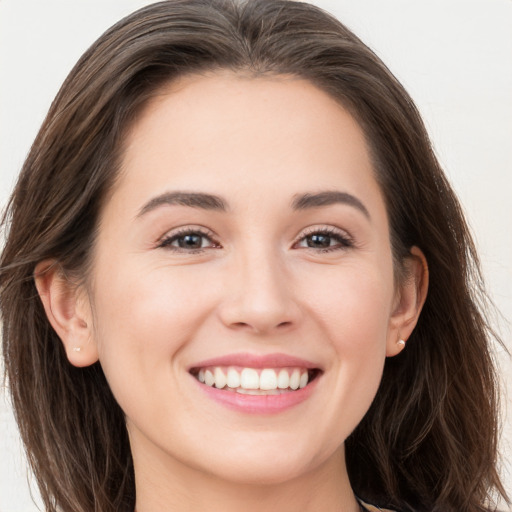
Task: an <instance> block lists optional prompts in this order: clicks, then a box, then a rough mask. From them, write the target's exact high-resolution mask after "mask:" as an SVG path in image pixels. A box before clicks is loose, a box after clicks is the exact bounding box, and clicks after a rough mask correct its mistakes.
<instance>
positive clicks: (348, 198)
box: [292, 190, 371, 220]
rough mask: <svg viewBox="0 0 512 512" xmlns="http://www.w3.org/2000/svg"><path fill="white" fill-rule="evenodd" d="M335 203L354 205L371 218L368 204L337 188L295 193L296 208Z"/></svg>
mask: <svg viewBox="0 0 512 512" xmlns="http://www.w3.org/2000/svg"><path fill="white" fill-rule="evenodd" d="M333 204H346V205H348V206H353V207H354V208H356V209H357V210H359V211H360V212H361V213H363V214H364V216H365V217H366V218H367V219H368V220H370V219H371V217H370V213H369V212H368V210H367V208H366V206H365V205H364V204H363V203H362V202H361V201H360V200H359V199H358V198H357V197H355V196H353V195H352V194H349V193H348V192H339V191H336V190H327V191H324V192H318V193H316V194H302V195H295V196H294V198H293V202H292V208H293V209H294V210H307V209H309V208H318V207H321V206H331V205H333Z"/></svg>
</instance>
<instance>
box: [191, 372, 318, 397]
mask: <svg viewBox="0 0 512 512" xmlns="http://www.w3.org/2000/svg"><path fill="white" fill-rule="evenodd" d="M190 373H191V375H192V376H194V377H195V378H196V379H197V380H198V381H199V382H201V383H202V384H204V385H206V386H209V387H212V388H217V389H219V390H223V391H228V392H229V391H230V392H235V393H240V394H244V395H280V394H283V393H290V392H294V391H297V390H299V389H302V388H305V387H306V386H307V385H308V384H309V383H311V382H312V381H313V380H315V379H316V378H317V377H318V376H319V375H320V373H321V370H319V369H317V368H313V369H310V368H301V367H287V368H247V367H246V368H244V367H239V366H227V367H226V366H210V367H205V368H192V369H191V370H190Z"/></svg>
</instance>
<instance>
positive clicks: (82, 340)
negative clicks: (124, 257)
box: [34, 260, 98, 367]
mask: <svg viewBox="0 0 512 512" xmlns="http://www.w3.org/2000/svg"><path fill="white" fill-rule="evenodd" d="M34 280H35V283H36V288H37V291H38V292H39V296H40V298H41V301H42V303H43V306H44V310H45V312H46V316H47V317H48V320H49V321H50V324H51V325H52V327H53V328H54V329H55V332H56V333H57V335H58V336H59V338H60V339H61V341H62V343H63V345H64V349H65V350H66V355H67V358H68V360H69V362H70V363H71V364H72V365H74V366H79V367H82V366H89V365H91V364H93V363H95V362H96V361H97V360H98V350H97V346H96V344H95V342H94V340H93V336H92V315H91V308H90V304H89V300H88V297H87V294H86V292H85V290H84V289H83V287H81V286H77V285H76V284H75V283H72V282H71V281H70V280H69V279H68V278H67V277H66V276H65V275H64V272H63V271H62V269H61V267H60V265H59V264H58V262H57V261H55V260H47V261H42V262H40V263H38V265H37V266H36V268H35V271H34Z"/></svg>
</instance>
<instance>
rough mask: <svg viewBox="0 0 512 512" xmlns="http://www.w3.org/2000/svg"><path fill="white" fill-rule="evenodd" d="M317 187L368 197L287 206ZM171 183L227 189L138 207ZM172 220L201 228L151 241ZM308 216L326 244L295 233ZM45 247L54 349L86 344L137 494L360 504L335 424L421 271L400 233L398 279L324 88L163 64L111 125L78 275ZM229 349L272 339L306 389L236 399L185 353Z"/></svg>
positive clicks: (317, 506) (374, 203)
mask: <svg viewBox="0 0 512 512" xmlns="http://www.w3.org/2000/svg"><path fill="white" fill-rule="evenodd" d="M334 190H336V191H341V192H344V193H348V194H350V195H351V196H353V197H355V198H357V199H358V201H360V203H361V204H362V205H364V208H365V209H366V210H367V214H368V215H366V214H365V213H364V212H363V211H362V210H361V209H360V208H358V207H356V206H354V205H353V204H350V203H336V204H330V205H326V206H320V207H315V208H308V209H304V210H296V209H294V208H293V207H292V206H291V204H292V202H293V200H294V198H295V197H296V196H297V195H301V194H304V193H311V194H315V193H318V192H321V191H334ZM175 191H186V192H200V193H207V194H215V195H217V196H221V197H222V198H223V200H224V201H225V203H226V204H227V209H226V211H212V210H206V209H203V208H197V207H191V206H184V205H169V204H162V205H159V206H158V207H154V208H151V209H148V208H146V210H147V211H144V206H145V205H148V203H150V202H151V200H152V199H154V198H155V197H158V196H160V195H161V194H163V193H168V192H175ZM141 211H144V212H143V213H142V214H141ZM183 227H191V229H193V230H195V231H197V229H198V228H200V229H202V230H205V231H206V233H207V234H208V235H207V236H206V237H204V238H200V239H199V240H200V241H201V244H202V245H203V247H202V248H201V249H200V250H199V251H197V250H190V249H186V248H185V249H181V250H180V249H179V248H177V247H176V246H177V245H178V239H176V238H175V239H174V242H173V244H174V246H173V245H172V244H171V245H170V246H169V245H168V246H166V247H162V246H161V242H162V240H163V239H165V238H166V237H167V238H169V237H170V236H171V237H172V236H173V235H175V234H176V231H177V228H180V229H181V228H183ZM325 230H329V231H330V232H329V233H327V235H326V234H325V233H324V235H323V236H324V238H323V241H324V242H325V241H326V240H327V243H328V245H329V249H330V250H329V251H328V252H327V251H326V250H325V248H323V249H322V248H319V247H317V246H313V247H308V244H310V243H311V241H312V238H311V235H312V234H313V233H318V232H322V231H324V232H325ZM325 237H327V238H325ZM338 237H341V242H340V238H338ZM343 240H345V241H343ZM347 240H348V242H347ZM50 263H51V262H42V263H41V264H40V265H39V266H38V269H36V270H37V275H38V277H37V279H36V282H37V286H38V289H39V292H40V294H41V298H42V300H43V303H44V305H45V308H46V311H47V314H48V317H49V319H50V321H51V323H52V325H53V326H54V328H55V329H56V331H57V333H58V334H59V336H60V337H61V339H62V341H63V343H64V346H65V348H66V351H67V354H68V358H69V360H70V362H71V363H72V364H74V365H76V366H86V365H89V364H92V363H94V362H95V361H97V360H98V359H99V360H100V362H101V365H102V367H103V370H104V372H105V375H106V376H107V379H108V381H109V384H110V386H111V388H112V390H113V393H114V395H115V397H116V399H117V400H118V402H119V403H120V405H121V407H122V408H123V410H124V411H125V414H126V421H127V428H128V431H129V435H130V442H131V446H132V451H133V457H134V464H135V474H136V486H137V510H138V512H152V511H155V512H156V511H175V510H176V511H177V510H180V511H183V510H202V509H208V510H219V511H220V510H222V511H224V512H230V511H234V510H241V509H243V510H245V511H251V510H264V509H266V510H279V511H292V510H294V511H295V510H302V511H317V510H324V511H327V512H329V511H333V512H334V511H339V510H343V511H348V512H350V511H356V510H358V508H357V504H356V501H355V498H354V495H353V492H352V490H351V488H350V484H349V481H348V476H347V472H346V467H345V461H344V441H345V439H346V438H347V436H348V435H349V434H350V432H351V431H352V430H353V429H354V428H355V426H356V425H357V424H358V423H359V422H360V420H361V419H362V417H363V416H364V414H365V412H366V411H367V410H368V408H369V406H370V404H371V402H372V400H373V398H374V396H375V394H376V391H377V388H378V385H379V382H380V378H381V375H382V369H383V365H384V361H385V358H386V357H391V356H394V355H396V354H397V353H398V352H399V351H400V350H402V346H401V345H399V344H397V341H398V340H399V339H400V338H403V339H407V337H408V336H409V335H410V333H411V332H412V330H413V328H414V326H415V324H416V321H417V318H418V315H419V312H420V310H421V306H422V304H423V301H424V299H425V295H426V289H427V271H426V263H425V260H424V257H423V255H422V254H421V252H420V251H419V250H418V249H416V248H413V249H412V251H411V258H410V259H409V260H408V261H407V262H406V266H407V267H408V271H409V274H410V276H411V278H410V279H408V280H407V281H406V282H405V283H402V284H400V285H396V283H395V280H394V273H393V259H392V254H391V248H390V242H389V226H388V219H387V214H386V209H385V205H384V201H383V197H382V193H381V191H380V189H379V186H378V185H377V182H376V180H375V178H374V174H373V169H372V163H371V160H370V156H369V152H368V149H367V146H366V142H365V139H364V136H363V134H362V131H361V128H360V127H359V126H358V124H357V123H356V122H355V120H354V119H353V118H352V117H351V116H350V115H349V114H348V112H347V111H346V110H345V109H344V108H343V107H342V106H340V105H339V104H338V103H337V102H335V101H334V100H333V99H332V98H331V97H329V96H328V95H326V94H325V93H324V92H322V91H320V90H319V89H317V88H316V87H315V86H313V85H312V84H310V83H309V82H307V81H304V80H301V79H297V78H293V77H284V76H279V77H260V78H248V77H244V76H241V75H234V74H232V73H228V72H217V73H214V74H209V75H206V76H205V75H202V76H188V77H185V78H182V79H180V80H179V81H177V82H174V83H172V84H171V85H169V86H168V87H166V88H165V89H164V90H162V91H161V92H160V94H159V95H158V96H157V97H156V98H155V99H153V100H152V101H151V102H150V103H149V104H148V105H147V107H146V108H145V110H144V111H143V113H142V115H141V116H140V117H139V119H138V120H137V122H136V123H135V125H134V126H133V127H132V129H131V130H130V132H129V134H128V136H127V139H126V144H125V153H124V158H123V165H122V174H121V178H120V180H119V181H118V182H117V184H116V186H115V189H114V190H113V193H112V195H111V197H110V199H109V201H108V202H107V204H106V205H105V207H104V210H103V212H102V216H101V223H100V226H99V234H98V239H97V243H96V246H95V248H94V254H93V267H92V274H91V275H90V276H88V280H87V281H88V283H87V286H82V287H78V288H76V287H75V286H72V285H71V284H70V283H69V282H68V281H67V280H66V279H65V278H64V277H63V276H62V275H60V274H59V272H58V271H55V270H51V271H49V272H46V273H45V274H42V273H41V271H43V270H45V269H46V268H48V266H49V264H50ZM77 347H80V349H81V350H80V351H76V350H75V349H76V348H77ZM239 352H246V353H251V354H260V355H261V354H269V353H275V352H279V353H285V354H289V355H291V356H296V357H301V358H304V359H307V360H309V361H312V362H314V363H315V365H316V366H317V367H319V368H321V369H322V371H323V373H322V375H321V377H320V378H319V379H318V381H317V383H316V384H317V385H316V388H315V390H314V392H313V393H312V394H311V396H310V397H309V398H308V399H307V400H306V401H304V402H302V403H300V404H298V405H296V406H294V407H292V408H290V409H288V410H286V411H283V412H280V413H278V414H270V415H269V414H266V415H265V414H256V415H255V414H246V413H243V412H240V411H234V410H230V409H228V408H226V407H224V406H222V405H219V404H218V403H217V402H214V401H212V400H211V399H209V398H208V397H206V396H205V395H204V393H202V392H201V391H200V389H199V386H198V384H197V382H196V381H195V379H194V378H193V377H192V376H191V375H190V374H189V373H188V368H190V366H192V365H194V364H195V363H197V362H199V361H203V360H205V359H208V358H212V357H218V356H222V355H226V354H233V353H239Z"/></svg>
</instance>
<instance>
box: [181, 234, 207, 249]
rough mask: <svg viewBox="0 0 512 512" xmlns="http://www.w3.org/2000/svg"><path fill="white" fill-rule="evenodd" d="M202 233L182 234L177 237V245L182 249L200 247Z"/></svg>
mask: <svg viewBox="0 0 512 512" xmlns="http://www.w3.org/2000/svg"><path fill="white" fill-rule="evenodd" d="M202 239H203V237H202V235H194V234H190V235H183V236H182V237H180V238H178V246H179V247H181V248H182V249H200V248H201V247H202Z"/></svg>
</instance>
